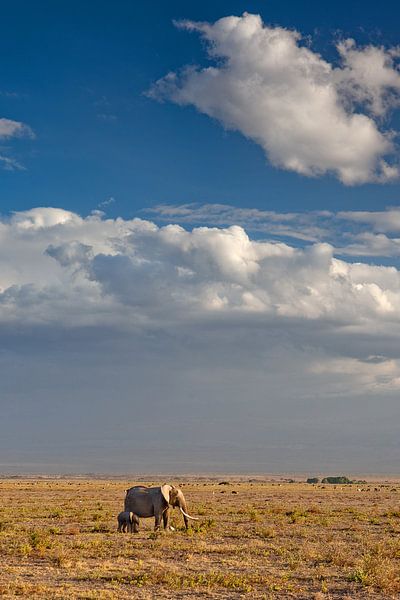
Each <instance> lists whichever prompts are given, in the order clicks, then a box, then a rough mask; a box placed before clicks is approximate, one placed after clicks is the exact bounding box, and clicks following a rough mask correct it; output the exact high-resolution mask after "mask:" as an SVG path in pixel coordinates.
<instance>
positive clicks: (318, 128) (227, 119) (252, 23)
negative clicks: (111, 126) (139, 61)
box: [149, 13, 400, 185]
mask: <svg viewBox="0 0 400 600" xmlns="http://www.w3.org/2000/svg"><path fill="white" fill-rule="evenodd" d="M178 26H179V27H181V28H183V29H186V30H189V31H196V32H198V33H200V35H201V36H202V37H203V39H205V41H206V42H207V45H208V52H209V56H210V58H211V59H212V60H213V61H214V65H212V66H209V67H206V68H196V67H186V68H185V69H183V70H182V72H181V73H179V74H177V73H173V72H171V73H168V74H167V75H166V76H165V77H163V78H162V79H160V80H159V81H157V82H156V83H155V84H154V85H153V86H152V88H151V89H150V91H149V95H150V96H152V97H154V98H157V99H168V100H171V101H173V102H175V103H177V104H180V105H194V106H195V107H196V108H197V109H198V110H199V111H200V112H202V113H205V114H207V115H209V116H210V117H213V118H215V119H217V120H218V121H220V122H221V123H222V124H223V125H224V126H225V127H226V128H228V129H235V130H238V131H240V132H242V133H243V134H244V135H245V136H246V137H248V138H250V139H252V140H254V141H255V142H257V143H258V144H260V145H261V146H262V147H263V149H264V151H265V153H266V155H267V156H268V158H269V160H270V161H271V163H273V164H274V165H275V166H277V167H280V168H284V169H287V170H290V171H295V172H297V173H300V174H302V175H307V176H320V175H323V174H326V173H333V174H335V175H336V176H337V177H338V178H339V179H340V180H341V181H342V182H343V183H345V184H348V185H354V184H361V183H366V182H373V181H374V182H386V181H389V180H391V179H393V178H396V177H397V176H398V167H397V166H396V165H395V164H394V161H393V160H392V161H390V160H388V157H389V156H390V155H393V154H394V151H395V148H394V141H393V133H392V132H390V131H386V132H385V131H382V130H380V129H379V127H378V123H377V121H375V120H374V117H376V116H377V115H379V116H382V115H383V114H385V112H386V111H387V110H388V109H389V108H391V107H393V106H396V105H397V104H398V100H399V91H400V76H399V72H398V69H397V64H396V61H397V58H398V52H397V51H396V50H388V51H386V50H384V49H382V48H375V47H373V46H368V47H366V48H357V47H356V45H355V43H354V42H353V41H352V40H347V41H345V42H343V43H341V44H339V45H338V50H339V52H340V54H341V59H342V64H341V65H340V66H338V67H335V66H334V65H332V64H330V63H329V62H327V61H326V60H324V59H323V58H322V57H321V56H320V55H319V54H317V53H316V52H313V51H312V50H311V49H310V48H307V47H306V46H305V45H304V44H302V39H301V35H300V34H299V33H298V32H297V31H290V30H287V29H284V28H282V27H273V26H267V25H264V24H263V22H262V20H261V18H260V16H258V15H252V14H247V13H244V14H243V16H241V17H234V16H229V17H225V18H222V19H220V20H218V21H216V22H215V23H196V22H191V21H184V22H180V23H178ZM363 109H364V110H363Z"/></svg>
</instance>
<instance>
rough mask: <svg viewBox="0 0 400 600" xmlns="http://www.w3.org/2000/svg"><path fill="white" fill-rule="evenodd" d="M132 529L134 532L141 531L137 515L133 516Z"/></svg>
mask: <svg viewBox="0 0 400 600" xmlns="http://www.w3.org/2000/svg"><path fill="white" fill-rule="evenodd" d="M132 530H133V533H138V532H139V518H138V517H137V516H136V515H134V516H133V520H132Z"/></svg>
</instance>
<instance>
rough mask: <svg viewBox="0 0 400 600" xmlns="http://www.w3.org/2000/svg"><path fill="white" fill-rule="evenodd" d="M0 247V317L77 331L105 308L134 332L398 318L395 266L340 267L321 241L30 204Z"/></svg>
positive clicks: (399, 283)
mask: <svg viewBox="0 0 400 600" xmlns="http://www.w3.org/2000/svg"><path fill="white" fill-rule="evenodd" d="M0 249H1V257H2V260H1V269H0V273H1V275H0V290H1V295H0V302H1V305H0V318H1V319H2V320H3V321H4V320H5V321H7V320H8V319H14V318H15V319H18V320H21V319H22V320H23V321H25V320H26V321H30V320H32V321H36V320H39V321H41V320H42V321H43V322H51V321H54V320H55V321H59V320H61V321H62V320H65V321H66V323H68V324H74V322H75V321H76V322H77V323H79V324H82V323H83V322H84V321H85V319H86V318H88V319H89V322H90V323H93V322H95V321H96V319H98V320H99V322H102V320H103V319H104V313H107V319H108V321H109V322H110V323H113V322H115V323H116V324H117V323H118V324H119V323H121V319H123V320H124V323H125V326H129V325H130V324H132V325H133V326H135V325H136V324H137V323H139V322H140V323H149V324H151V323H157V324H159V323H162V322H165V323H177V322H179V321H180V320H181V319H183V318H184V319H187V320H189V321H190V320H191V319H195V320H196V319H198V318H201V319H209V318H211V319H213V318H215V316H216V315H217V314H218V315H221V316H222V317H223V318H225V317H229V318H233V319H234V320H235V319H239V320H241V319H243V318H247V317H248V316H249V315H258V317H257V318H258V319H260V322H263V319H265V318H266V319H267V320H268V319H271V318H274V319H283V320H285V319H293V318H295V319H300V320H306V321H307V320H321V321H322V322H325V321H326V320H329V321H333V322H336V323H337V325H338V326H343V325H349V324H352V325H354V324H357V325H358V326H359V327H361V328H364V329H365V331H369V329H370V328H371V327H372V328H374V329H376V328H379V327H380V328H385V327H386V325H387V323H388V322H392V323H394V324H395V325H396V326H397V324H398V322H399V318H400V308H399V307H400V275H399V272H398V270H397V269H396V268H394V267H383V266H380V267H378V266H371V265H368V264H362V263H355V264H352V263H349V262H346V261H343V260H338V259H337V258H334V256H333V247H332V246H331V245H329V244H326V243H315V244H313V245H310V246H308V247H306V248H303V249H300V248H294V247H291V246H289V245H287V244H284V243H279V242H268V241H254V240H251V239H250V238H249V237H248V235H247V234H246V232H245V230H244V229H243V228H242V227H240V226H237V225H233V226H230V227H226V228H215V227H198V228H195V229H193V230H192V231H187V230H185V229H184V228H183V227H181V226H179V225H166V226H164V227H157V226H156V225H155V224H154V223H152V222H150V221H144V220H140V219H134V220H131V221H124V220H123V219H116V220H112V219H106V220H103V219H102V218H101V216H99V215H98V214H95V215H91V216H89V217H87V218H81V217H79V216H78V215H76V214H74V213H71V212H69V211H64V210H62V209H54V208H35V209H32V210H30V211H25V212H21V213H16V214H14V215H13V216H12V218H11V219H10V220H8V221H7V220H5V221H3V222H2V223H1V226H0ZM94 308H95V310H94V311H93V309H94ZM246 315H247V317H246ZM224 316H225V317H224Z"/></svg>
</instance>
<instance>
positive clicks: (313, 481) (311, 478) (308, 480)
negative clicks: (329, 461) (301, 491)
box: [307, 477, 319, 483]
mask: <svg viewBox="0 0 400 600" xmlns="http://www.w3.org/2000/svg"><path fill="white" fill-rule="evenodd" d="M307 483H319V479H318V477H309V478H308V479H307Z"/></svg>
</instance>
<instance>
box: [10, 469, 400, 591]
mask: <svg viewBox="0 0 400 600" xmlns="http://www.w3.org/2000/svg"><path fill="white" fill-rule="evenodd" d="M134 483H135V482H134V481H129V482H127V481H122V480H99V479H88V480H82V479H71V480H64V479H54V480H50V479H49V480H47V479H37V480H34V479H2V480H0V596H2V597H4V598H16V597H29V598H43V599H51V598H69V599H73V598H82V599H84V598H86V599H92V598H93V599H100V600H102V599H105V600H106V599H107V600H117V599H120V598H121V599H123V598H132V597H133V598H154V597H156V596H157V597H159V598H187V597H188V598H192V599H195V598H216V599H217V598H247V597H248V598H304V599H310V598H311V599H315V600H323V599H325V598H326V599H328V598H329V599H332V598H343V599H344V598H348V599H349V600H350V599H351V598H382V599H383V598H384V599H389V598H399V597H400V486H399V485H398V484H393V483H391V484H386V485H384V484H379V483H378V484H376V483H375V484H366V485H365V484H364V485H362V486H360V485H347V486H345V485H342V486H340V485H338V486H332V485H326V486H322V485H307V484H300V483H290V484H289V483H283V484H278V483H263V482H261V481H260V482H258V481H255V482H252V483H250V482H246V481H244V480H243V479H242V480H240V479H235V478H231V479H230V483H229V485H218V480H199V481H198V482H196V481H195V480H194V479H193V480H192V479H190V478H186V479H184V480H183V481H182V480H180V481H176V482H175V483H178V484H179V483H182V484H183V485H182V489H183V491H184V493H185V496H186V499H187V501H188V506H189V510H190V512H191V513H192V514H197V515H198V516H200V521H199V522H198V523H195V524H194V525H193V526H192V528H191V530H190V531H189V532H185V531H184V530H183V527H182V525H183V523H182V520H181V518H180V515H179V514H178V513H177V511H175V514H174V515H173V520H172V524H173V525H174V526H175V527H177V531H175V532H172V531H170V532H167V533H165V532H161V533H154V532H153V525H154V519H144V520H142V521H141V528H140V533H138V534H118V533H117V521H116V515H117V514H118V512H119V511H120V510H122V508H123V499H124V494H125V489H126V488H127V487H128V486H130V485H133V484H134ZM148 483H149V484H151V483H153V484H155V485H156V484H159V483H160V482H155V481H153V482H148Z"/></svg>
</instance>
